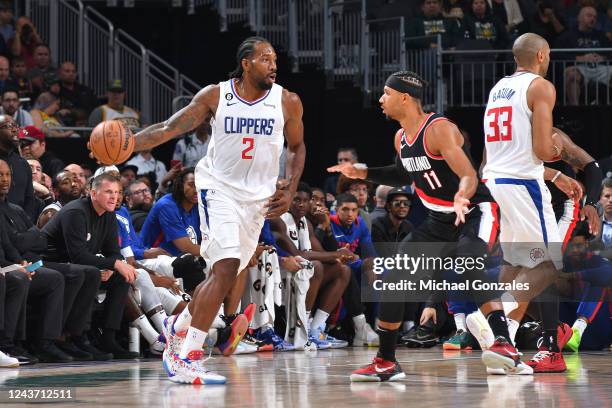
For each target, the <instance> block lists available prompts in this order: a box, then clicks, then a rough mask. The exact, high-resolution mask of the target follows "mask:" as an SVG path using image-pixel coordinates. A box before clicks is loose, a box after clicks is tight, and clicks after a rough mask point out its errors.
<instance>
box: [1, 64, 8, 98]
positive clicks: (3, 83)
mask: <svg viewBox="0 0 612 408" xmlns="http://www.w3.org/2000/svg"><path fill="white" fill-rule="evenodd" d="M9 67H10V64H9V60H8V58H6V57H3V56H0V93H2V92H4V90H5V89H7V85H8V84H9V75H10V69H9Z"/></svg>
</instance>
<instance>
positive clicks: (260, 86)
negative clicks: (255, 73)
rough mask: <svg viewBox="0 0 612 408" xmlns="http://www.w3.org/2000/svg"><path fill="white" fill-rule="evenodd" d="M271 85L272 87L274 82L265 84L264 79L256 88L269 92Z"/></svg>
mask: <svg viewBox="0 0 612 408" xmlns="http://www.w3.org/2000/svg"><path fill="white" fill-rule="evenodd" d="M272 85H274V82H270V83H267V82H266V80H265V79H264V80H262V81H260V82H259V83H258V84H257V86H259V89H261V90H262V91H269V90H270V89H272Z"/></svg>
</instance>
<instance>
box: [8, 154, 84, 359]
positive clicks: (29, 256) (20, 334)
mask: <svg viewBox="0 0 612 408" xmlns="http://www.w3.org/2000/svg"><path fill="white" fill-rule="evenodd" d="M11 181H12V180H11V171H10V168H9V166H8V164H7V163H6V162H5V161H3V160H0V230H1V231H0V266H3V267H4V266H7V265H9V264H19V265H23V266H25V265H29V264H30V263H31V262H37V261H39V260H40V255H39V253H40V252H41V251H44V250H45V249H46V248H45V247H46V240H45V239H44V236H43V235H42V234H41V233H40V232H39V231H38V230H37V229H36V228H35V227H34V226H33V225H32V222H31V221H30V219H29V218H28V216H27V215H26V214H25V212H24V211H23V209H22V208H21V207H19V206H16V205H14V204H11V203H9V202H8V201H7V196H8V192H9V190H10V188H11ZM4 278H5V282H6V285H7V288H6V289H7V292H6V294H7V298H6V300H9V298H11V299H15V298H16V297H19V296H20V294H23V295H24V296H25V295H26V294H27V302H26V301H25V300H26V299H25V297H24V299H22V301H20V302H19V303H12V304H11V305H8V304H7V305H5V306H6V310H5V311H6V313H3V315H4V316H5V319H4V328H3V330H0V350H2V351H3V352H5V353H8V354H9V355H11V356H12V357H15V358H17V359H18V360H19V363H20V364H21V365H26V364H35V363H36V362H37V361H38V360H39V359H40V361H41V362H44V363H66V362H70V361H72V358H71V357H70V356H68V355H67V354H65V353H63V352H62V351H61V350H59V349H58V348H57V347H56V346H55V344H54V343H53V342H54V341H55V340H57V339H58V338H59V336H60V334H61V330H62V302H63V299H62V298H63V294H64V277H63V276H62V274H61V273H59V272H58V271H56V270H53V269H49V268H47V267H42V268H38V269H36V270H35V271H34V272H32V273H30V272H27V271H26V270H25V269H23V268H22V269H20V270H17V271H14V272H8V273H7V274H6V275H4ZM2 279H3V278H2V276H1V275H0V285H1V284H2ZM15 283H17V285H16V286H15ZM11 285H13V286H14V287H12V288H11ZM9 290H10V291H9ZM0 293H2V294H3V293H4V291H2V290H0ZM28 303H29V304H30V306H32V308H33V310H34V311H35V312H36V313H35V315H36V319H34V321H33V322H31V323H33V324H31V325H30V326H31V327H36V330H35V332H34V333H31V336H30V340H31V343H33V348H34V349H35V350H36V354H37V355H38V358H37V357H35V356H33V355H31V354H29V353H28V352H27V351H26V350H25V349H24V348H23V347H22V345H21V342H22V341H24V340H25V334H26V333H25V328H26V305H27V304H28ZM3 304H4V299H2V298H1V296H0V308H1V307H2V306H3ZM33 317H34V316H32V317H31V316H27V319H28V320H30V319H32V318H33ZM0 360H2V355H1V354H0ZM0 365H1V362H0Z"/></svg>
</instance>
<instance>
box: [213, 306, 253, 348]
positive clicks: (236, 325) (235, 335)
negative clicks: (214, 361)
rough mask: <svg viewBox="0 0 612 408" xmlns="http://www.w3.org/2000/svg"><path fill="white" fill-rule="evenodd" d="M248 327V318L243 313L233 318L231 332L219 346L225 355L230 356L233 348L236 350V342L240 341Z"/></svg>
mask: <svg viewBox="0 0 612 408" xmlns="http://www.w3.org/2000/svg"><path fill="white" fill-rule="evenodd" d="M248 328H249V319H248V318H247V317H246V316H245V315H238V316H237V317H236V319H234V321H233V322H232V334H231V335H230V337H229V339H228V340H227V341H226V342H225V343H224V344H223V345H221V346H219V349H220V350H221V352H222V353H223V355H224V356H225V357H227V356H230V355H231V354H232V353H233V352H234V350H236V347H238V343H240V340H242V337H244V335H245V334H246V332H247V329H248Z"/></svg>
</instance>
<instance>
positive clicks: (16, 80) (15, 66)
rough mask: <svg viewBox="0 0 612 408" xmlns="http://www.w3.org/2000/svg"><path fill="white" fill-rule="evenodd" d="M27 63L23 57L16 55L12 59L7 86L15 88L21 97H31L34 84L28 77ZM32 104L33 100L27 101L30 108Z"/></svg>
mask: <svg viewBox="0 0 612 408" xmlns="http://www.w3.org/2000/svg"><path fill="white" fill-rule="evenodd" d="M27 70H28V69H27V68H26V64H25V61H24V59H23V58H21V57H15V58H13V60H12V61H11V76H10V77H9V80H8V83H7V88H8V89H15V90H16V91H17V94H18V95H19V98H20V99H21V98H31V95H32V84H31V83H30V80H29V79H28V78H27V76H26V73H27ZM31 104H32V101H31V100H30V101H28V102H27V104H26V105H27V107H28V108H29V107H30V106H31Z"/></svg>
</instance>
